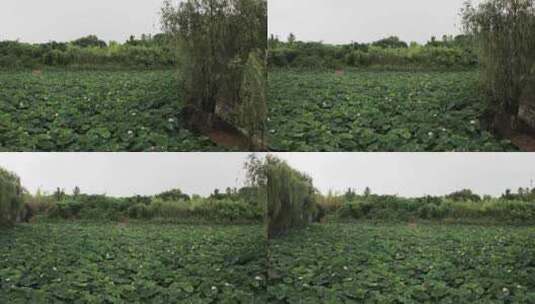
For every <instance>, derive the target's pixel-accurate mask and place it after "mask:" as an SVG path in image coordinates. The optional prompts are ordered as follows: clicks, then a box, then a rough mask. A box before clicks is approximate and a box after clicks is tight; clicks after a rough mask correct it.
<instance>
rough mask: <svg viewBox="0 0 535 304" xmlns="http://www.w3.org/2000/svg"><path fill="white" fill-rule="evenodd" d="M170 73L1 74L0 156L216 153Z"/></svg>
mask: <svg viewBox="0 0 535 304" xmlns="http://www.w3.org/2000/svg"><path fill="white" fill-rule="evenodd" d="M175 74H176V72H174V71H165V70H164V71H130V70H129V71H77V70H57V69H51V70H45V71H42V72H39V73H32V72H29V71H27V72H25V71H17V72H11V71H10V72H6V71H2V72H0V151H44V152H49V151H54V152H56V151H83V152H87V151H99V152H106V151H213V150H223V149H222V148H219V147H216V146H215V145H214V144H213V143H212V142H211V141H210V140H209V139H208V138H207V137H204V136H201V135H198V134H193V133H192V132H190V131H189V130H187V129H186V128H184V126H183V123H182V118H181V115H180V112H181V109H182V103H181V96H180V92H179V90H178V89H176V87H177V86H176V83H177V79H176V75H175Z"/></svg>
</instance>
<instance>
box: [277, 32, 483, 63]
mask: <svg viewBox="0 0 535 304" xmlns="http://www.w3.org/2000/svg"><path fill="white" fill-rule="evenodd" d="M295 39H296V38H295V36H293V35H291V36H290V37H289V38H288V42H283V41H280V40H279V39H278V38H276V37H273V36H272V37H271V38H270V40H269V44H268V46H269V57H268V65H269V66H270V67H271V68H281V67H291V68H312V69H318V68H320V69H336V68H338V69H341V68H344V67H346V68H347V67H361V68H364V67H381V68H386V67H394V68H398V69H399V68H406V69H425V68H432V69H467V68H474V67H477V66H478V57H477V55H476V52H475V51H474V48H473V45H472V41H471V38H470V36H465V35H459V36H456V37H450V36H447V35H445V36H444V37H443V38H442V41H439V40H437V39H436V38H435V37H433V38H431V40H430V41H429V42H428V43H427V44H425V45H420V44H418V43H415V42H413V43H411V44H410V45H409V44H408V43H406V42H404V41H400V40H399V38H398V37H388V38H385V39H381V40H379V41H376V42H373V43H369V44H368V43H352V44H346V45H329V44H323V43H321V42H301V41H296V40H295Z"/></svg>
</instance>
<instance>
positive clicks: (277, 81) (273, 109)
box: [268, 69, 515, 151]
mask: <svg viewBox="0 0 535 304" xmlns="http://www.w3.org/2000/svg"><path fill="white" fill-rule="evenodd" d="M268 91H269V93H268V98H269V107H270V109H269V110H270V119H269V122H268V128H269V130H270V137H271V138H270V144H271V147H272V149H274V150H278V151H504V150H515V147H513V146H512V145H511V144H510V143H509V142H508V141H500V140H498V139H496V138H495V137H494V136H493V135H492V134H490V133H489V132H486V131H484V130H483V127H482V126H481V123H480V117H481V116H482V114H483V112H484V108H485V105H484V103H483V100H482V99H481V97H480V96H479V90H478V76H477V72H470V71H468V72H425V71H420V72H385V71H372V70H369V71H366V70H348V71H346V72H345V74H344V75H341V76H340V75H336V74H335V73H334V72H328V71H323V72H322V71H304V70H277V69H275V70H272V71H270V74H269V89H268Z"/></svg>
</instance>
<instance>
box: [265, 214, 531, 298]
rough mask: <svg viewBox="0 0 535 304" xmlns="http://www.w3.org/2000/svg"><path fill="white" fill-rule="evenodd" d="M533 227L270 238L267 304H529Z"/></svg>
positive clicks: (414, 228)
mask: <svg viewBox="0 0 535 304" xmlns="http://www.w3.org/2000/svg"><path fill="white" fill-rule="evenodd" d="M534 233H535V229H534V228H533V227H520V228H518V227H503V226H488V227H483V226H472V225H447V226H443V225H407V224H394V225H392V224H385V225H372V224H369V223H361V224H327V225H314V226H311V227H309V228H307V229H305V230H303V231H299V233H297V232H291V233H290V234H289V235H288V236H287V237H286V238H279V239H275V240H272V241H271V244H270V253H271V259H270V261H269V262H270V264H271V268H272V271H271V276H270V280H269V281H268V296H269V298H268V299H269V303H274V304H282V303H459V304H464V303H467V304H468V303H533V302H534V301H535V293H534V292H533V291H534V290H535V280H534V277H535V276H534V274H535V242H533V235H534Z"/></svg>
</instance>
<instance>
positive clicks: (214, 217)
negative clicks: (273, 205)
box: [24, 187, 265, 224]
mask: <svg viewBox="0 0 535 304" xmlns="http://www.w3.org/2000/svg"><path fill="white" fill-rule="evenodd" d="M216 192H217V193H214V194H212V195H211V196H210V197H200V196H197V195H194V196H193V197H192V198H190V197H189V196H188V195H186V194H183V193H181V191H180V190H178V189H175V190H172V191H168V192H164V193H161V194H157V195H154V196H134V197H125V198H120V197H109V196H106V195H87V194H82V193H77V194H72V195H68V194H65V192H64V191H63V190H61V189H58V190H57V191H56V192H55V193H54V194H50V195H46V194H42V193H37V194H36V195H30V194H26V195H25V197H24V202H25V203H26V204H27V205H28V206H29V208H31V210H32V213H33V214H35V215H37V216H39V217H40V218H41V219H51V220H54V219H56V220H57V219H60V220H61V219H65V220H84V221H114V222H117V221H128V220H129V219H132V220H144V221H146V220H151V221H155V222H168V223H197V224H199V223H205V224H215V223H219V224H253V223H254V224H259V223H261V222H262V220H263V218H264V212H265V206H264V204H263V203H262V200H261V199H259V194H258V189H256V188H250V187H246V188H242V189H239V190H238V189H228V190H227V192H226V193H219V192H218V191H216Z"/></svg>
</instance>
